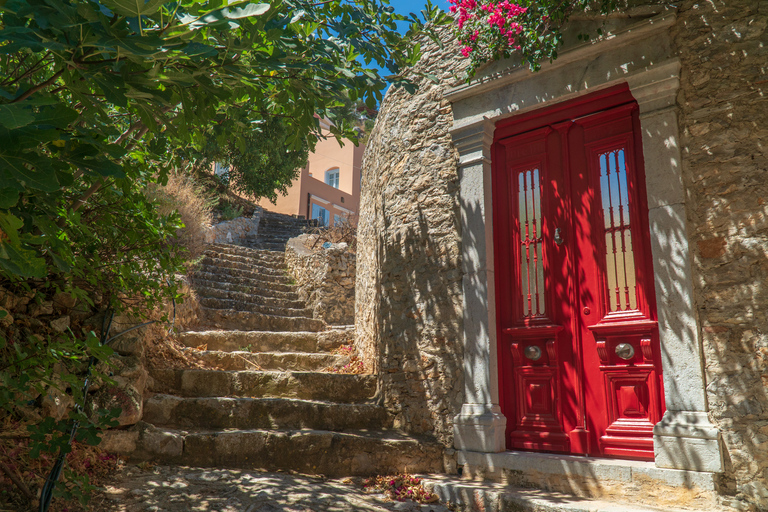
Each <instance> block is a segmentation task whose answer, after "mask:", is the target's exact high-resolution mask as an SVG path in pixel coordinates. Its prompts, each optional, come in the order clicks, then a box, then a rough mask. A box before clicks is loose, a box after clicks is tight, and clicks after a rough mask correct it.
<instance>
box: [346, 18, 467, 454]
mask: <svg viewBox="0 0 768 512" xmlns="http://www.w3.org/2000/svg"><path fill="white" fill-rule="evenodd" d="M445 41H446V45H445V47H444V49H442V50H438V49H437V47H436V45H435V44H433V43H429V44H426V45H424V48H425V54H426V57H425V59H424V60H422V62H421V63H420V64H419V67H418V69H419V70H420V71H428V72H430V73H433V74H434V75H436V76H438V77H439V78H440V79H441V80H440V82H439V83H437V84H435V83H433V82H430V81H428V80H421V81H420V82H419V90H418V92H417V93H416V94H414V95H410V94H408V93H407V92H405V91H404V90H394V89H390V91H389V93H387V95H386V97H385V98H384V101H383V102H382V105H381V109H380V111H379V115H378V118H377V121H376V125H375V127H374V129H373V131H372V133H371V137H370V141H369V143H368V147H367V149H366V152H365V156H364V158H363V166H362V167H363V177H362V194H361V201H360V202H361V209H360V220H359V223H358V246H357V255H358V256H357V257H358V262H357V285H356V286H357V301H356V315H355V324H356V332H357V340H356V343H357V349H358V352H359V353H360V354H361V355H362V357H363V358H364V359H366V360H369V361H370V360H373V361H374V364H375V369H376V371H377V372H378V373H379V375H380V384H381V388H380V390H381V396H382V398H383V401H384V403H385V405H386V407H387V408H388V410H389V412H390V413H391V414H393V415H394V417H395V426H396V427H398V428H403V429H405V430H407V431H409V432H413V433H434V435H435V436H436V437H437V438H438V439H439V440H440V441H441V442H443V443H445V445H446V446H452V444H453V426H452V419H453V417H454V416H455V415H456V414H457V413H458V412H459V409H460V407H461V403H462V393H463V385H464V384H463V374H462V346H463V345H462V344H463V341H462V334H461V333H462V294H461V271H460V248H459V242H460V235H459V228H458V198H457V188H458V172H457V169H458V156H457V153H456V151H455V150H454V149H453V146H452V144H451V137H450V135H449V133H448V129H449V128H450V126H451V123H452V121H453V117H452V113H451V106H450V104H449V103H448V102H447V101H446V100H445V99H444V98H443V91H444V90H445V88H446V87H449V86H450V85H451V84H452V83H455V79H454V78H453V73H454V72H457V71H458V69H457V60H456V59H453V56H454V55H456V54H457V53H458V49H457V47H456V46H455V42H452V36H451V33H450V31H446V32H445Z"/></svg>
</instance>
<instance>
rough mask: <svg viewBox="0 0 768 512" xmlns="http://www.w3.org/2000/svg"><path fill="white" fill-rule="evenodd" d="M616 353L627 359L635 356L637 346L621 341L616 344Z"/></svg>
mask: <svg viewBox="0 0 768 512" xmlns="http://www.w3.org/2000/svg"><path fill="white" fill-rule="evenodd" d="M616 355H617V356H619V357H620V358H622V359H623V360H625V361H629V360H630V359H632V358H633V357H635V348H634V347H633V346H632V345H630V344H629V343H619V344H618V345H616Z"/></svg>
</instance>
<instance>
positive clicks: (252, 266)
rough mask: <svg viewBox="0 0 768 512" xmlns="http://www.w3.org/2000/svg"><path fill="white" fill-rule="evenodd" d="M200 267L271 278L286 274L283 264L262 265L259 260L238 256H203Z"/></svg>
mask: <svg viewBox="0 0 768 512" xmlns="http://www.w3.org/2000/svg"><path fill="white" fill-rule="evenodd" d="M200 267H225V268H244V269H246V270H253V271H255V272H259V273H260V274H264V275H271V276H284V275H285V273H286V270H285V263H267V264H263V263H262V262H261V261H259V260H254V259H252V258H248V257H246V256H238V255H236V254H219V255H215V256H214V255H210V256H205V257H204V258H203V259H202V260H200Z"/></svg>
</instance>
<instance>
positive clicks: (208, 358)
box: [184, 347, 350, 372]
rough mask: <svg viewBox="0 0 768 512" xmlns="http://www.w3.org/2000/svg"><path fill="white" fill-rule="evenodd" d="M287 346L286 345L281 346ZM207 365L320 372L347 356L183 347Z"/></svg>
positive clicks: (239, 368)
mask: <svg viewBox="0 0 768 512" xmlns="http://www.w3.org/2000/svg"><path fill="white" fill-rule="evenodd" d="M284 348H289V347H284ZM184 350H186V351H189V352H190V353H192V354H194V356H195V358H197V359H199V360H201V361H202V362H203V363H205V364H206V365H208V366H213V367H216V368H219V369H221V370H236V371H237V370H273V371H283V372H284V371H301V372H319V371H324V370H325V369H326V368H328V367H334V368H339V367H341V366H344V365H345V364H348V363H349V361H350V357H349V356H343V355H339V354H329V353H328V352H324V353H315V352H255V351H223V350H197V349H196V348H185V349H184Z"/></svg>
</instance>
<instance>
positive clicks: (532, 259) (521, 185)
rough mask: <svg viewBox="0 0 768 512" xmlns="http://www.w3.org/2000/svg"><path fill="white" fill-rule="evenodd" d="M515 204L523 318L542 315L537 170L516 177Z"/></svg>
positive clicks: (539, 187) (543, 298)
mask: <svg viewBox="0 0 768 512" xmlns="http://www.w3.org/2000/svg"><path fill="white" fill-rule="evenodd" d="M517 185H518V189H517V190H518V205H519V219H520V281H521V282H520V291H521V293H522V301H523V316H525V317H528V318H529V317H535V316H543V315H544V313H545V312H546V304H545V297H544V262H543V257H542V239H541V183H540V181H539V170H538V169H531V170H527V171H523V172H521V173H519V174H518V184H517Z"/></svg>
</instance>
